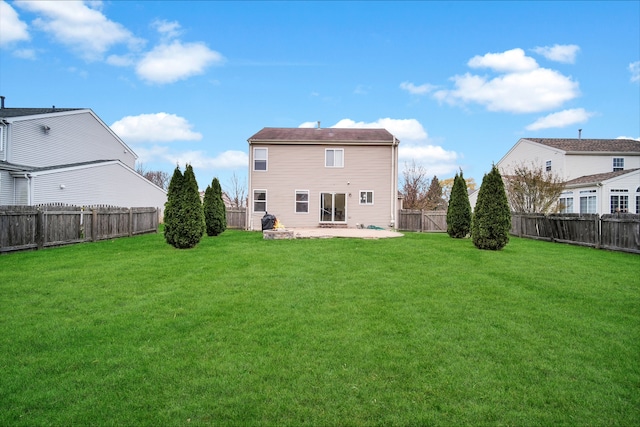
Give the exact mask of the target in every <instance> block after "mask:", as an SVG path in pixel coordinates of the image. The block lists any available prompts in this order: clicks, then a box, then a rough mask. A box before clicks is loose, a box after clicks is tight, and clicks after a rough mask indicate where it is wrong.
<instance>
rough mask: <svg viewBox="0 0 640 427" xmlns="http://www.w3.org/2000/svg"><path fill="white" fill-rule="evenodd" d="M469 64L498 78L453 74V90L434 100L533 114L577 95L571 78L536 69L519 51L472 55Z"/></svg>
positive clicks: (555, 106) (545, 69) (520, 50)
mask: <svg viewBox="0 0 640 427" xmlns="http://www.w3.org/2000/svg"><path fill="white" fill-rule="evenodd" d="M468 65H469V66H470V67H475V68H479V67H485V68H490V69H492V70H494V71H497V72H498V75H496V76H487V75H483V76H480V75H475V74H471V73H466V74H464V75H456V76H454V77H452V78H451V80H452V81H453V82H454V86H455V87H454V88H453V89H443V90H437V91H435V92H434V93H433V97H434V98H435V99H437V100H438V101H440V102H445V103H447V104H450V105H466V104H470V103H476V104H479V105H482V106H484V107H486V108H487V110H489V111H505V112H510V113H535V112H540V111H546V110H551V109H555V108H558V107H560V106H561V105H562V104H564V103H565V102H566V101H569V100H571V99H574V98H576V97H577V96H578V95H579V85H578V83H577V82H575V81H573V80H572V79H571V77H567V76H564V75H562V74H561V73H559V72H558V71H555V70H551V69H548V68H541V67H539V66H538V64H537V63H536V61H535V60H534V59H533V58H530V57H527V56H525V54H524V51H523V50H522V49H512V50H509V51H506V52H503V53H495V54H494V53H488V54H486V55H484V56H475V57H473V58H472V59H471V60H469V62H468Z"/></svg>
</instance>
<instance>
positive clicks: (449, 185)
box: [440, 178, 477, 202]
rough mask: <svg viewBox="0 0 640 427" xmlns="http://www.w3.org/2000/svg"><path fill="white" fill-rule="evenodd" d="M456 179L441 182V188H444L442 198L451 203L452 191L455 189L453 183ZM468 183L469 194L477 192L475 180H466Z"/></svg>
mask: <svg viewBox="0 0 640 427" xmlns="http://www.w3.org/2000/svg"><path fill="white" fill-rule="evenodd" d="M454 179H455V178H446V179H442V180H440V186H441V187H442V197H443V198H444V200H445V201H447V202H448V201H449V199H450V198H451V190H452V189H453V181H454ZM465 182H466V183H467V190H468V192H469V193H471V192H473V191H475V190H476V187H477V184H476V180H475V179H474V178H465Z"/></svg>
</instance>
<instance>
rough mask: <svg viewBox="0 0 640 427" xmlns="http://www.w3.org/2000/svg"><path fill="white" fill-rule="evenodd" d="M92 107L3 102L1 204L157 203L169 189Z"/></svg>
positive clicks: (0, 116) (0, 108) (161, 203)
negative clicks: (138, 165) (149, 175)
mask: <svg viewBox="0 0 640 427" xmlns="http://www.w3.org/2000/svg"><path fill="white" fill-rule="evenodd" d="M136 159H137V156H136V154H135V153H134V152H133V151H132V150H131V148H130V147H129V146H127V145H126V144H125V143H124V142H123V141H122V140H121V139H120V138H119V137H118V136H117V135H116V134H115V133H114V132H113V131H112V130H111V129H110V128H109V126H107V125H106V124H105V123H104V122H103V121H102V120H100V118H99V117H98V116H97V115H96V114H95V113H94V112H93V111H91V110H90V109H76V108H73V109H72V108H55V107H52V108H5V107H4V98H2V99H1V106H0V205H39V204H51V203H61V204H68V205H78V206H91V205H111V206H119V207H157V208H159V209H160V210H163V209H164V204H165V202H166V199H167V193H166V192H165V191H164V190H163V189H161V188H159V187H158V186H156V185H155V184H153V183H151V182H150V181H148V180H147V179H145V178H144V177H142V176H140V174H138V173H137V172H136V171H135V162H136Z"/></svg>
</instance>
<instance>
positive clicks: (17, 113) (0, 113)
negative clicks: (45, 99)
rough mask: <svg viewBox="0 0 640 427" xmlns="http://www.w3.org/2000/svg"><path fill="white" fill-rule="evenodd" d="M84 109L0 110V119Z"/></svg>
mask: <svg viewBox="0 0 640 427" xmlns="http://www.w3.org/2000/svg"><path fill="white" fill-rule="evenodd" d="M85 109H86V108H56V107H55V106H54V107H51V108H0V118H11V117H24V116H36V115H39V114H50V113H63V112H66V111H76V110H85Z"/></svg>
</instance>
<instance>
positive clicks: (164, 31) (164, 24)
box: [151, 19, 182, 40]
mask: <svg viewBox="0 0 640 427" xmlns="http://www.w3.org/2000/svg"><path fill="white" fill-rule="evenodd" d="M151 26H152V27H153V28H155V29H156V30H157V31H158V32H159V33H160V34H161V35H162V37H163V38H164V39H166V40H169V39H173V38H176V37H178V36H179V35H180V34H182V31H181V30H180V23H178V22H177V21H171V22H169V21H167V20H164V19H156V20H155V21H153V22H152V23H151Z"/></svg>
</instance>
